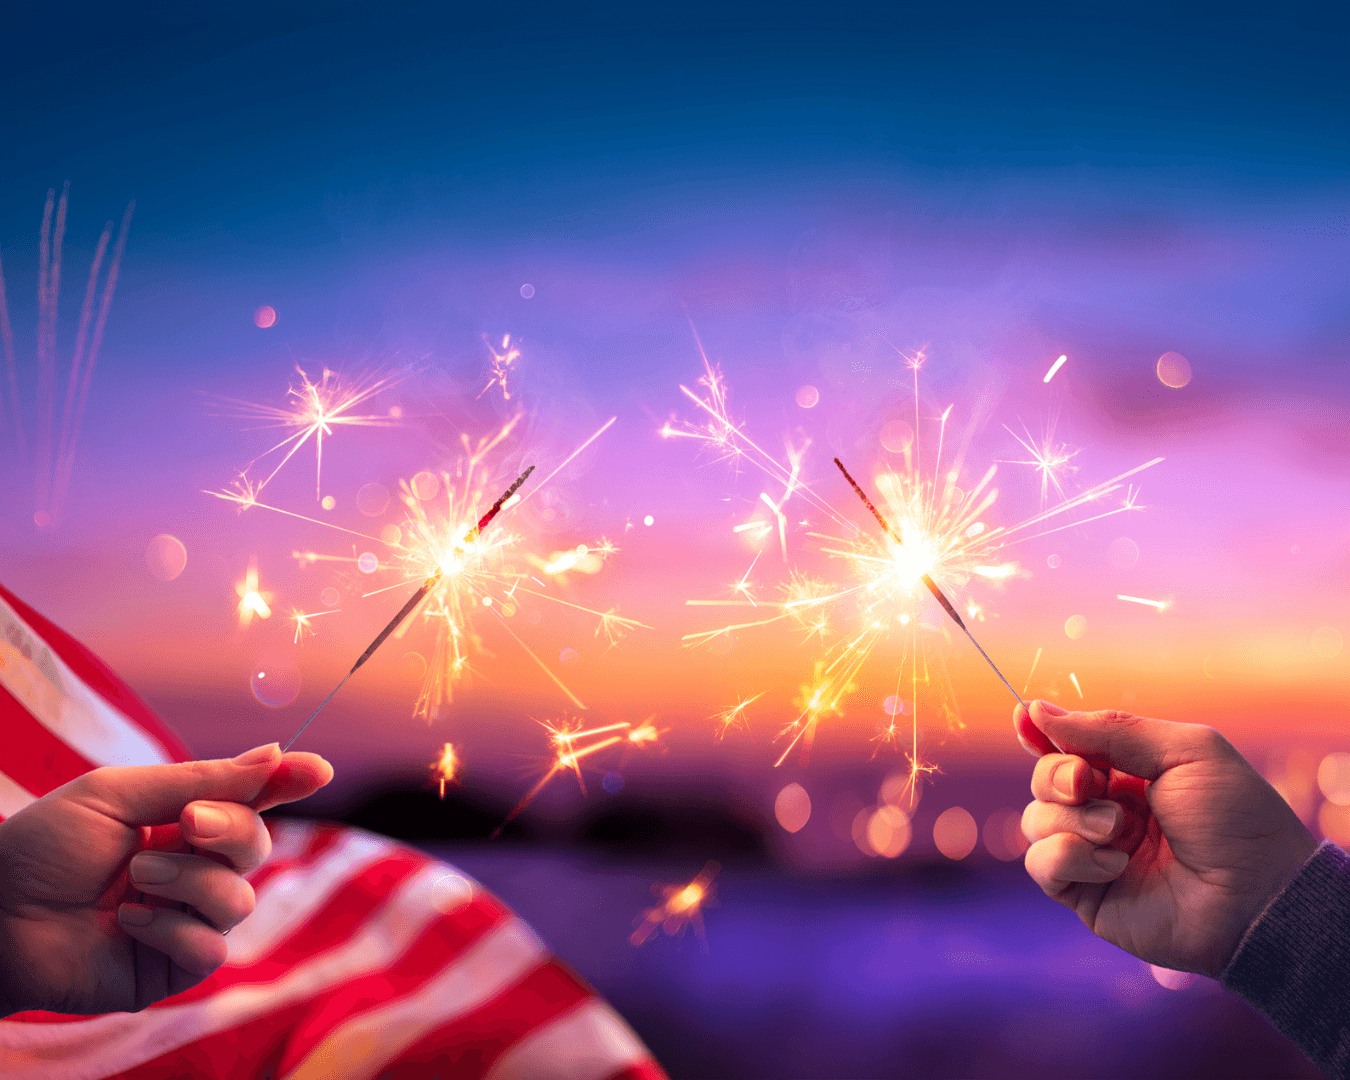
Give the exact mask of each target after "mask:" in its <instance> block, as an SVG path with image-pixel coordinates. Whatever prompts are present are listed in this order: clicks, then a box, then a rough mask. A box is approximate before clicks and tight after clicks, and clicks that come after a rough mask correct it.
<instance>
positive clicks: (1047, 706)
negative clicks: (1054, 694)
mask: <svg viewBox="0 0 1350 1080" xmlns="http://www.w3.org/2000/svg"><path fill="white" fill-rule="evenodd" d="M1036 704H1037V705H1039V706H1040V707H1041V712H1043V713H1049V714H1050V715H1051V716H1068V715H1069V710H1068V709H1061V708H1060V707H1059V706H1058V705H1053V704H1051V703H1050V702H1048V701H1046V700H1044V699H1043V698H1037V699H1036Z"/></svg>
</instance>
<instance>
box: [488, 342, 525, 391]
mask: <svg viewBox="0 0 1350 1080" xmlns="http://www.w3.org/2000/svg"><path fill="white" fill-rule="evenodd" d="M483 341H484V343H485V344H486V345H487V347H488V351H489V352H490V353H492V368H491V372H492V378H490V379H489V380H488V384H487V385H486V386H485V387H483V389H482V390H480V391H479V392H478V396H479V397H482V396H483V395H484V394H486V393H487V392H488V391H489V390H491V389H492V388H493V387H494V386H500V387H501V388H502V400H503V401H510V400H511V390H510V388H509V387H508V386H507V385H506V379H507V376H508V375H509V374H510V372H511V366H512V365H513V364H514V363H515V362H516V361H517V360H519V359H520V346H519V345H512V344H511V335H510V334H506V335H504V336H503V337H502V345H501V351H500V352H498V351H497V350H496V349H495V348H493V346H492V342H490V341H488V339H487V338H486V337H484V338H483Z"/></svg>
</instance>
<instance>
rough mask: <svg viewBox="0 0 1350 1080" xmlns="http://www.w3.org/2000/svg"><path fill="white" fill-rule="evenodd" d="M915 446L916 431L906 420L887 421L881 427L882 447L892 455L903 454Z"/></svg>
mask: <svg viewBox="0 0 1350 1080" xmlns="http://www.w3.org/2000/svg"><path fill="white" fill-rule="evenodd" d="M913 444H914V429H913V428H912V427H910V426H909V424H908V423H906V422H905V421H904V420H900V419H898V418H897V419H895V420H887V421H886V423H884V424H883V425H882V426H881V445H882V446H884V447H885V448H886V449H887V450H889V451H890V452H891V453H892V454H903V453H904V452H905V451H906V450H908V449H909V448H910V447H911V446H912V445H913Z"/></svg>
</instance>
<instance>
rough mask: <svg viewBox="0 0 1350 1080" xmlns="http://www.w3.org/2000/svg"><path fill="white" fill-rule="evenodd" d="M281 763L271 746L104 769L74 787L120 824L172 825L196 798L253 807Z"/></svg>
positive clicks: (275, 750) (85, 776)
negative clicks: (169, 762) (232, 755)
mask: <svg viewBox="0 0 1350 1080" xmlns="http://www.w3.org/2000/svg"><path fill="white" fill-rule="evenodd" d="M280 763H281V747H280V746H278V745H277V744H276V743H269V744H268V745H266V746H259V747H256V748H255V749H253V750H249V751H248V752H247V753H243V754H240V755H239V756H238V757H237V758H219V759H216V760H213V761H184V762H180V763H178V764H175V765H134V766H117V765H113V766H107V767H105V768H102V769H95V770H94V771H93V772H88V773H85V774H84V775H83V776H81V777H80V778H79V779H78V780H76V781H75V784H78V785H81V786H82V788H83V791H82V794H83V795H85V796H86V797H89V798H92V799H93V800H94V801H95V803H96V805H97V808H98V809H99V810H101V811H102V812H103V813H105V814H107V815H108V816H109V817H112V818H115V819H116V820H118V821H120V822H122V823H123V824H124V825H132V826H136V825H171V824H173V823H174V822H176V821H177V820H178V817H179V815H180V814H181V813H182V812H183V807H185V806H186V805H187V804H188V803H190V802H194V801H196V800H197V799H213V800H217V801H220V802H237V803H244V804H246V805H247V804H249V803H252V802H253V801H254V800H255V799H256V798H257V797H258V796H259V795H260V794H261V793H262V791H263V789H264V788H265V787H266V786H267V783H268V781H269V780H270V779H271V777H272V774H273V773H274V772H275V771H276V769H277V766H278V765H279V764H280Z"/></svg>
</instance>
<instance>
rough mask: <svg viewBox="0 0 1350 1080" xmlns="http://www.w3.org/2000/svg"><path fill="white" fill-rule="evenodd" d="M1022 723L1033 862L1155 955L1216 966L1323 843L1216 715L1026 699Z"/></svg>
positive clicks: (1070, 902) (1054, 885) (1058, 895)
mask: <svg viewBox="0 0 1350 1080" xmlns="http://www.w3.org/2000/svg"><path fill="white" fill-rule="evenodd" d="M1013 724H1014V726H1015V728H1016V730H1017V733H1018V737H1019V739H1021V741H1022V743H1023V745H1024V746H1025V747H1026V748H1027V749H1028V751H1029V752H1031V753H1032V754H1033V755H1040V758H1039V760H1038V761H1037V762H1036V770H1035V772H1034V774H1033V775H1032V780H1031V791H1032V794H1033V795H1034V796H1035V798H1036V801H1035V802H1033V803H1031V804H1030V805H1028V806H1027V808H1026V811H1025V813H1024V814H1023V815H1022V830H1023V832H1025V833H1026V835H1027V839H1029V840H1030V841H1031V842H1032V843H1031V847H1030V848H1029V849H1028V850H1027V854H1026V867H1027V873H1028V874H1030V875H1031V877H1032V878H1033V879H1034V880H1035V882H1036V884H1038V885H1039V886H1040V887H1041V888H1042V889H1043V890H1044V891H1045V893H1046V895H1048V896H1051V897H1053V898H1054V899H1056V900H1058V901H1059V902H1060V903H1061V904H1063V905H1064V906H1065V907H1068V908H1072V909H1073V910H1074V911H1075V912H1076V913H1077V915H1078V917H1079V918H1080V919H1082V920H1083V922H1084V923H1086V924H1087V926H1088V927H1089V928H1090V929H1091V930H1092V931H1093V933H1095V934H1096V935H1097V936H1098V937H1102V938H1105V939H1106V940H1107V941H1110V942H1111V943H1112V944H1114V945H1117V946H1119V947H1120V948H1122V949H1125V950H1126V951H1127V952H1131V953H1133V954H1134V955H1135V956H1137V957H1139V958H1140V959H1142V960H1145V961H1147V962H1149V963H1151V964H1158V965H1161V966H1163V967H1168V968H1173V969H1175V970H1178V971H1195V972H1199V973H1200V974H1202V975H1208V976H1210V977H1211V978H1217V977H1218V976H1219V974H1220V972H1223V971H1224V969H1225V968H1226V967H1227V966H1228V963H1229V960H1230V959H1231V958H1232V957H1233V954H1234V951H1235V950H1236V949H1237V947H1238V943H1239V942H1240V941H1241V940H1242V939H1243V936H1244V935H1245V934H1246V933H1247V931H1248V928H1249V927H1251V925H1252V923H1253V921H1254V920H1255V919H1256V918H1257V917H1258V916H1260V914H1261V912H1262V910H1263V909H1264V908H1265V907H1266V904H1267V903H1268V902H1269V901H1270V900H1271V898H1272V897H1274V896H1275V895H1276V894H1277V893H1278V892H1279V891H1280V890H1281V889H1282V888H1284V886H1285V885H1286V884H1287V883H1288V882H1289V881H1290V879H1291V878H1293V877H1294V875H1295V874H1296V873H1298V871H1299V869H1300V867H1301V866H1302V865H1303V864H1304V863H1305V862H1306V861H1307V859H1308V858H1309V856H1310V855H1312V853H1313V851H1314V850H1315V849H1316V847H1317V842H1316V841H1315V840H1314V839H1313V837H1312V836H1311V835H1310V834H1309V832H1308V830H1307V829H1306V828H1304V826H1303V823H1302V822H1301V821H1299V819H1298V817H1297V816H1296V815H1295V814H1294V812H1293V810H1291V809H1290V807H1289V804H1288V803H1286V802H1285V801H1284V799H1283V798H1281V797H1280V795H1279V793H1278V792H1277V791H1276V790H1275V789H1274V788H1272V787H1271V786H1270V784H1268V783H1267V782H1266V781H1265V780H1264V779H1262V778H1261V776H1260V775H1259V774H1258V773H1257V772H1256V770H1255V769H1253V768H1252V767H1251V766H1250V765H1249V764H1247V762H1246V761H1245V760H1243V757H1242V755H1241V754H1239V753H1238V752H1237V750H1235V749H1234V748H1233V746H1232V744H1231V743H1229V742H1228V740H1227V739H1225V738H1224V737H1223V736H1222V735H1220V734H1219V733H1218V732H1217V731H1215V730H1214V729H1213V728H1209V727H1204V726H1202V725H1200V724H1176V723H1169V722H1168V721H1165V720H1148V719H1145V718H1143V717H1138V716H1130V715H1129V714H1127V713H1118V712H1110V711H1104V712H1095V713H1083V712H1067V711H1065V710H1064V709H1061V708H1060V707H1059V706H1057V705H1051V704H1049V703H1048V702H1044V701H1034V702H1032V706H1031V709H1030V710H1027V708H1026V707H1025V706H1023V705H1018V706H1017V707H1016V708H1015V709H1014V710H1013ZM1061 750H1062V751H1063V752H1062V753H1061V752H1059V751H1061ZM1146 791H1147V795H1146ZM1342 858H1344V856H1342Z"/></svg>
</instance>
